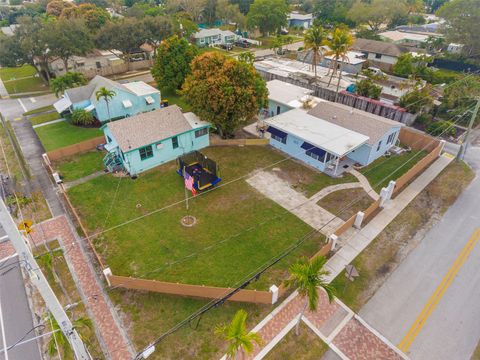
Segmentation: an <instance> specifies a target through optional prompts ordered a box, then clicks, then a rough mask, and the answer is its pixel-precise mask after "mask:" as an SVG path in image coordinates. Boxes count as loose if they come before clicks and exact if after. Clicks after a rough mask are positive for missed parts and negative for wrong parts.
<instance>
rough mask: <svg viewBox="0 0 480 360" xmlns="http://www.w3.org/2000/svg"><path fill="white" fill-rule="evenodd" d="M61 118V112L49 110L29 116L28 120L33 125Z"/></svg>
mask: <svg viewBox="0 0 480 360" xmlns="http://www.w3.org/2000/svg"><path fill="white" fill-rule="evenodd" d="M58 119H60V114H59V113H57V112H56V111H55V112H48V113H43V114H38V115H33V116H30V117H29V118H28V120H29V121H30V122H31V123H32V125H38V124H43V123H46V122H49V121H53V120H58Z"/></svg>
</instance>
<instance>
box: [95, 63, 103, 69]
mask: <svg viewBox="0 0 480 360" xmlns="http://www.w3.org/2000/svg"><path fill="white" fill-rule="evenodd" d="M95 65H96V66H97V69H101V68H102V63H101V62H100V61H96V62H95Z"/></svg>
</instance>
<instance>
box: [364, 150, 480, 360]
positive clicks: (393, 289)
mask: <svg viewBox="0 0 480 360" xmlns="http://www.w3.org/2000/svg"><path fill="white" fill-rule="evenodd" d="M466 160H467V162H468V163H469V164H470V165H471V166H472V167H473V168H474V170H475V171H476V173H477V177H476V178H475V180H474V181H473V182H472V183H471V184H470V186H469V187H468V188H467V189H466V190H465V191H464V192H463V193H462V195H461V196H460V197H459V198H458V199H457V201H456V202H455V203H454V205H453V206H452V207H450V209H449V210H448V211H447V212H446V213H445V215H444V217H443V218H442V220H441V221H440V222H439V223H438V224H437V225H436V226H434V227H433V228H432V229H431V230H430V231H428V232H427V234H426V236H425V237H424V239H423V240H422V241H421V242H420V244H419V245H418V246H417V247H416V248H415V249H414V250H413V251H412V252H411V253H410V254H409V255H408V256H407V258H406V259H405V260H404V261H403V262H402V263H401V264H400V266H399V267H398V268H397V269H396V270H395V271H394V273H393V274H392V275H391V276H390V277H389V279H388V280H387V281H386V283H385V284H384V285H383V286H382V287H381V288H380V289H379V291H378V292H377V293H376V294H375V295H374V297H373V298H372V299H371V300H370V301H369V302H368V303H367V304H366V305H365V306H364V307H363V309H362V310H361V311H360V315H361V316H362V317H363V318H364V319H365V320H366V321H367V322H369V323H370V324H371V325H372V326H373V327H375V328H376V329H378V330H379V331H380V332H381V333H382V334H383V335H384V336H386V337H387V338H388V339H389V340H390V341H392V342H393V343H394V344H396V345H398V344H400V343H401V341H402V339H404V338H405V336H406V335H407V334H408V333H409V330H410V329H411V327H412V325H414V323H417V322H418V321H419V319H420V318H419V315H420V314H421V313H422V310H423V309H424V308H425V307H426V305H427V304H429V305H428V306H427V307H426V309H429V311H425V312H424V313H423V314H424V317H423V318H422V319H423V321H424V325H423V327H420V328H418V332H417V335H416V336H411V337H410V339H411V340H412V343H411V346H410V348H409V350H408V351H407V354H408V355H409V356H410V357H411V358H412V359H422V360H429V359H432V360H433V359H435V360H442V359H445V360H447V359H448V360H452V359H455V360H457V359H459V360H463V359H466V360H467V359H470V357H471V355H472V353H473V351H474V349H475V347H476V345H477V342H478V341H479V338H480V271H478V269H479V268H480V244H479V243H476V244H475V243H474V242H471V243H469V244H471V245H472V244H475V245H473V248H470V250H471V249H473V250H471V253H470V254H469V256H468V257H465V258H463V260H464V261H461V260H460V259H462V256H461V254H463V255H466V254H467V253H468V250H469V248H468V247H466V244H467V243H468V242H469V239H471V238H472V236H473V235H474V233H475V231H476V230H477V229H479V228H480V211H479V203H480V177H479V176H478V174H479V173H480V147H478V146H477V147H475V146H473V147H470V148H469V151H468V153H467V158H466ZM462 250H465V251H464V252H463V253H462ZM456 260H457V262H455V261H456ZM454 264H455V266H454ZM454 269H455V270H454ZM449 270H451V272H450V273H449ZM448 273H449V274H450V276H446V275H447V274H448ZM448 279H450V281H451V282H449V281H448ZM442 281H443V282H442ZM440 289H442V290H441V291H440ZM436 291H438V293H437V295H438V296H434V294H435V293H436ZM428 313H430V314H429V315H428ZM411 334H413V332H412V333H411Z"/></svg>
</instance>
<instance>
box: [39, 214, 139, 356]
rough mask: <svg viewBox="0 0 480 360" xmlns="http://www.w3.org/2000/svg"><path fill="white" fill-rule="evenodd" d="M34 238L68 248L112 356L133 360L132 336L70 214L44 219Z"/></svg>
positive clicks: (90, 310) (69, 262) (66, 254)
mask: <svg viewBox="0 0 480 360" xmlns="http://www.w3.org/2000/svg"><path fill="white" fill-rule="evenodd" d="M34 230H35V231H33V232H32V238H33V240H34V241H35V242H37V243H42V242H43V241H51V240H54V239H57V240H59V241H60V242H61V243H62V245H63V248H64V249H65V253H64V255H65V258H66V260H67V262H68V264H69V266H70V268H71V269H72V270H73V273H74V274H73V275H74V276H75V277H76V279H77V285H78V286H79V289H80V291H81V292H82V293H83V299H84V301H85V305H86V307H87V309H88V310H89V313H90V314H92V316H93V319H92V320H93V321H94V323H95V326H96V328H97V329H98V332H99V333H100V335H101V337H102V340H103V343H104V344H105V347H106V350H107V351H108V354H109V358H110V359H113V360H131V359H132V358H133V354H132V352H131V351H130V347H129V346H128V340H127V339H126V336H125V334H124V333H123V332H122V329H121V328H120V326H119V324H118V323H117V322H116V321H115V318H114V315H113V313H112V309H110V307H109V305H108V302H107V299H106V295H105V294H104V293H103V291H102V288H101V285H100V284H99V283H98V281H97V279H96V278H95V275H94V273H93V269H92V267H91V266H89V259H88V257H87V255H86V254H85V252H84V251H83V249H82V248H81V246H80V244H79V243H78V241H77V238H76V237H75V234H74V232H73V231H72V228H71V225H70V223H69V221H68V220H67V218H66V217H65V216H64V215H62V216H58V217H56V218H53V219H50V220H47V221H44V222H42V223H40V224H38V225H36V226H35V228H34Z"/></svg>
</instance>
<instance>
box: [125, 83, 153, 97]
mask: <svg viewBox="0 0 480 360" xmlns="http://www.w3.org/2000/svg"><path fill="white" fill-rule="evenodd" d="M122 85H123V86H125V87H126V88H127V89H128V90H130V91H131V92H133V93H134V94H135V95H138V96H143V95H150V94H155V93H159V92H160V91H159V90H158V89H155V88H154V87H153V86H150V85H148V84H147V83H145V82H143V81H133V82H129V83H125V84H122Z"/></svg>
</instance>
